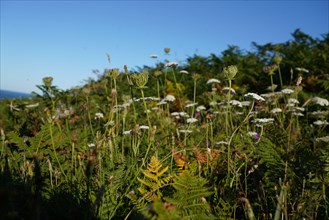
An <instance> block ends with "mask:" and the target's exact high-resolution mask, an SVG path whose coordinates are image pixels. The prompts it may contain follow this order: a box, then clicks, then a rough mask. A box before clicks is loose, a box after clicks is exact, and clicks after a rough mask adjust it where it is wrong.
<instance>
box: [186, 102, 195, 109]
mask: <svg viewBox="0 0 329 220" xmlns="http://www.w3.org/2000/svg"><path fill="white" fill-rule="evenodd" d="M196 105H198V103H190V104H187V105H186V106H185V108H190V107H193V106H196Z"/></svg>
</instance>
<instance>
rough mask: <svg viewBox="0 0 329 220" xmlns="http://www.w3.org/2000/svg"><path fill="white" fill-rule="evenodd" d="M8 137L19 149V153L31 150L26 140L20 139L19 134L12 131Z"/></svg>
mask: <svg viewBox="0 0 329 220" xmlns="http://www.w3.org/2000/svg"><path fill="white" fill-rule="evenodd" d="M7 136H8V139H9V142H10V143H13V144H15V145H16V146H17V147H18V149H19V151H26V150H29V148H28V146H27V144H26V143H25V141H24V138H23V137H20V136H19V135H18V133H17V132H15V131H10V132H9V133H8V134H7ZM29 153H30V152H29Z"/></svg>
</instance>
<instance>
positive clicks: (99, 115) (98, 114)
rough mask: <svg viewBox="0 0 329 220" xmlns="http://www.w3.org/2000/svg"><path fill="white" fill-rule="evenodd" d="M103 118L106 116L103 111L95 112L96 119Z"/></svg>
mask: <svg viewBox="0 0 329 220" xmlns="http://www.w3.org/2000/svg"><path fill="white" fill-rule="evenodd" d="M101 118H104V115H103V113H101V112H97V113H95V120H97V119H101Z"/></svg>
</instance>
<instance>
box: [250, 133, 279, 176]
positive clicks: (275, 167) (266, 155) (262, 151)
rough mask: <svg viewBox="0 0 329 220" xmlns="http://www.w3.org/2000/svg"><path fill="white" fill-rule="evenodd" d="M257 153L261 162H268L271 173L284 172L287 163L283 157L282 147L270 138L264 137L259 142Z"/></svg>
mask: <svg viewBox="0 0 329 220" xmlns="http://www.w3.org/2000/svg"><path fill="white" fill-rule="evenodd" d="M256 149H257V153H258V154H259V157H260V158H259V159H260V163H261V164H266V166H267V167H268V168H269V170H270V172H271V173H273V174H274V173H276V174H282V173H283V171H284V169H285V163H284V161H283V158H282V154H283V153H282V149H281V148H279V147H277V146H276V145H275V144H274V143H273V142H271V141H270V140H269V139H268V138H266V137H262V139H261V141H260V142H259V143H258V145H257V147H256Z"/></svg>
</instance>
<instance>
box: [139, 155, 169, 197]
mask: <svg viewBox="0 0 329 220" xmlns="http://www.w3.org/2000/svg"><path fill="white" fill-rule="evenodd" d="M161 168H162V164H161V162H160V161H159V160H158V159H157V158H156V157H155V156H152V157H151V161H150V163H149V164H148V165H147V170H142V173H143V174H144V179H142V178H139V177H137V180H138V181H139V182H140V183H141V184H142V185H144V186H146V188H148V190H146V189H145V191H144V190H141V191H140V192H141V194H142V195H143V196H144V195H146V193H151V194H154V193H155V192H157V193H158V196H159V197H160V196H161V193H160V191H159V189H160V188H162V187H163V186H165V185H166V184H168V182H169V181H170V179H171V178H170V177H169V176H165V173H166V172H167V171H168V167H165V168H163V169H161ZM143 189H144V188H143ZM152 197H153V196H152Z"/></svg>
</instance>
